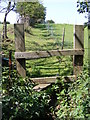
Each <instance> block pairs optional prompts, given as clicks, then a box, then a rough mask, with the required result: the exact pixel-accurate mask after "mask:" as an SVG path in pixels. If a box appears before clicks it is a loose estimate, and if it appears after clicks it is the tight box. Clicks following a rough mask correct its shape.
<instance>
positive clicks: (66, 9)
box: [0, 0, 87, 24]
mask: <svg viewBox="0 0 90 120" xmlns="http://www.w3.org/2000/svg"><path fill="white" fill-rule="evenodd" d="M42 1H43V5H44V6H45V7H46V8H47V12H46V13H47V14H46V20H50V19H52V20H54V21H55V23H67V24H84V22H86V21H87V19H86V18H85V14H79V13H78V12H77V0H42ZM3 17H4V14H1V13H0V21H3ZM16 19H17V15H16V14H15V13H14V12H10V13H9V14H8V16H7V21H10V23H11V24H13V23H15V22H16Z"/></svg>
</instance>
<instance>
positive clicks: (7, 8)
mask: <svg viewBox="0 0 90 120" xmlns="http://www.w3.org/2000/svg"><path fill="white" fill-rule="evenodd" d="M1 2H3V1H2V0H1V1H0V3H1ZM4 2H5V3H6V6H5V7H4V6H3V5H1V6H0V7H1V9H0V12H1V13H5V16H4V21H3V35H2V37H3V39H6V38H8V37H7V23H6V18H7V15H8V14H9V13H10V11H12V10H14V8H15V5H16V3H15V0H7V1H4ZM5 3H4V4H5Z"/></svg>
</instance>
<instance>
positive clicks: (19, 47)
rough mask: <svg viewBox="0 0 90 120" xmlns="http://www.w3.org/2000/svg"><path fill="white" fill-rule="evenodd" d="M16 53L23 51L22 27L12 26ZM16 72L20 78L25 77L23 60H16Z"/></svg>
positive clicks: (18, 25) (20, 25)
mask: <svg viewBox="0 0 90 120" xmlns="http://www.w3.org/2000/svg"><path fill="white" fill-rule="evenodd" d="M14 34H15V48H16V52H24V51H25V40H24V25H23V24H14ZM16 66H17V71H18V73H19V74H20V75H21V76H22V77H26V66H25V59H16Z"/></svg>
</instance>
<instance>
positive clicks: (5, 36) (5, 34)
mask: <svg viewBox="0 0 90 120" xmlns="http://www.w3.org/2000/svg"><path fill="white" fill-rule="evenodd" d="M6 17H7V13H6V14H5V17H4V22H3V39H7V38H8V37H7V23H6Z"/></svg>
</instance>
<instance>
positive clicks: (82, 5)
mask: <svg viewBox="0 0 90 120" xmlns="http://www.w3.org/2000/svg"><path fill="white" fill-rule="evenodd" d="M77 8H78V10H77V11H78V12H79V13H85V12H88V1H86V0H82V1H80V0H78V2H77Z"/></svg>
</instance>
